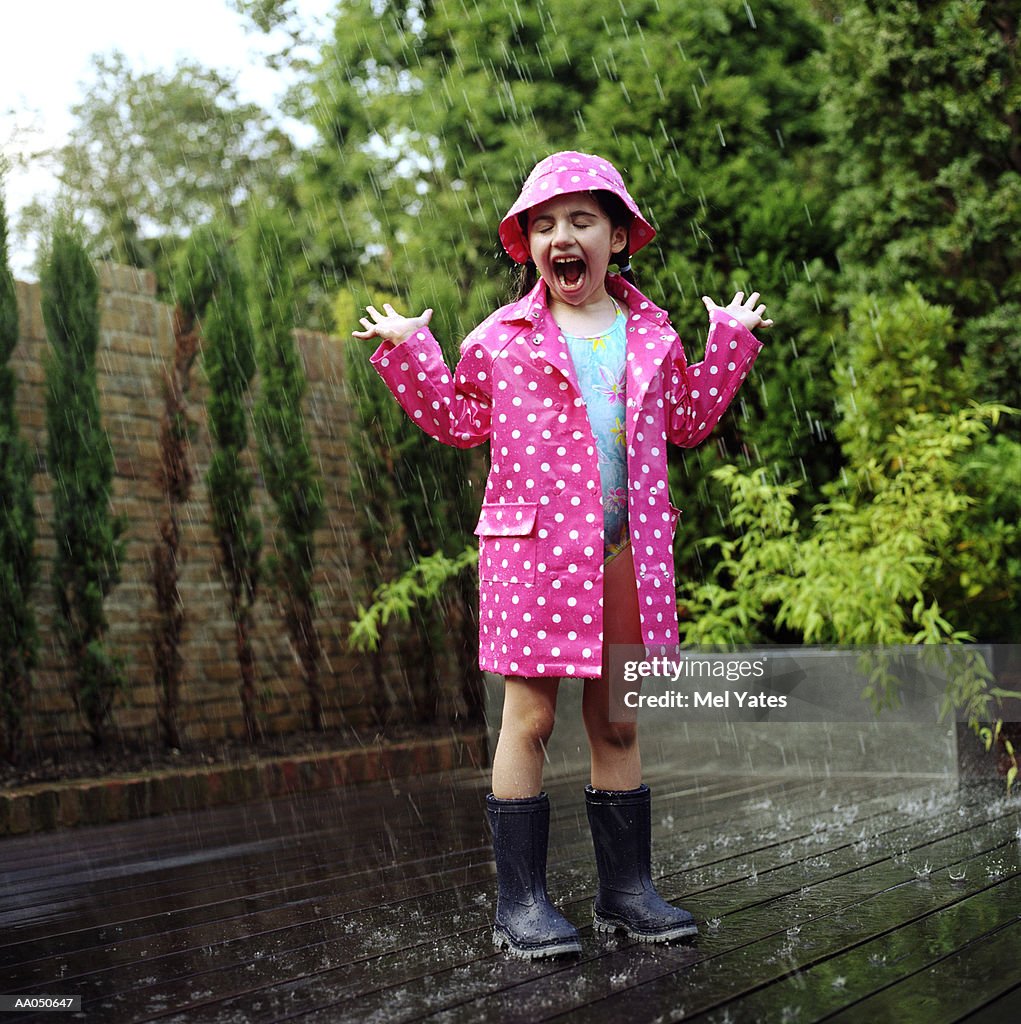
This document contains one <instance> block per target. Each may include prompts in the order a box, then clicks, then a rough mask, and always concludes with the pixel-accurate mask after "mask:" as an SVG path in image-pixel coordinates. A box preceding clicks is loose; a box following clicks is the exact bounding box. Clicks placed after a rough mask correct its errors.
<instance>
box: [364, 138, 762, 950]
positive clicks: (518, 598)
mask: <svg viewBox="0 0 1021 1024" xmlns="http://www.w3.org/2000/svg"><path fill="white" fill-rule="evenodd" d="M499 234H500V240H501V241H502V243H503V246H504V248H505V249H506V251H507V252H508V253H509V254H510V256H511V258H512V259H514V260H515V261H516V262H518V263H520V264H523V273H522V288H521V294H520V295H519V296H518V298H517V300H516V301H514V302H512V303H511V304H510V305H507V306H504V307H502V308H501V309H498V310H497V311H496V312H495V313H493V314H492V315H491V316H490V317H489V318H488V319H486V320H485V321H484V322H483V323H482V324H480V325H479V326H478V327H477V328H475V330H474V331H472V333H471V334H470V335H469V336H468V337H467V339H466V340H465V341H464V342H463V343H462V345H461V354H460V360H459V362H458V365H457V368H456V370H455V371H454V372H453V373H451V372H450V370H449V369H448V368H447V366H446V365H445V363H444V361H443V357H442V355H441V353H440V348H439V345H438V344H437V342H436V340H435V339H434V338H433V336H432V334H431V333H430V332H429V329H428V325H429V320H430V317H431V316H432V310H431V309H427V310H425V312H423V313H422V314H421V316H417V317H405V316H401V315H400V314H399V313H398V312H397V311H396V310H395V309H394V308H393V307H392V306H390V305H389V304H384V305H383V311H382V312H380V311H378V310H377V309H375V308H374V307H373V306H369V307H368V308H367V310H366V312H367V314H368V315H367V316H365V317H362V318H361V324H362V327H363V328H364V330H361V331H355V332H354V336H355V337H356V338H362V339H369V338H380V339H381V344H380V346H379V348H378V349H377V350H376V352H375V354H374V355H373V356H372V357H371V361H372V363H373V365H374V366H375V367H376V369H377V371H378V372H379V374H380V375H381V376H382V378H383V380H384V381H385V382H386V384H387V386H388V387H389V388H390V390H391V391H392V392H393V394H394V396H395V397H396V398H397V401H398V402H399V403H400V404H401V406H402V407H403V408H404V409H405V410H406V411H407V413H408V414H409V415H410V416H411V417H412V418H413V419H414V420H415V422H417V423H418V424H419V426H421V427H422V429H423V430H425V431H426V433H428V434H429V435H431V436H432V437H434V438H436V439H437V440H438V441H442V442H443V443H445V444H450V445H454V446H455V447H459V448H467V447H471V446H473V445H478V444H482V443H483V442H485V441H489V443H490V458H491V467H490V472H489V478H488V481H487V484H486V490H485V496H484V501H483V505H482V510H481V515H480V517H479V523H478V526H477V528H476V530H475V532H476V534H477V535H478V537H479V606H480V607H479V624H480V625H479V629H480V634H479V664H480V666H481V668H482V669H483V670H485V671H488V672H495V673H498V674H500V675H503V676H504V677H505V680H506V682H505V688H504V704H503V719H502V724H501V728H500V735H499V740H498V742H497V746H496V752H495V754H494V756H493V791H492V793H491V794H490V795H489V796H488V797H487V809H488V814H489V820H490V824H491V827H492V832H493V845H494V852H495V859H496V867H497V878H498V890H499V895H498V900H497V909H496V922H495V927H494V933H493V938H494V941H495V943H496V944H497V946H498V947H503V946H506V947H507V948H508V949H509V951H510V952H511V953H514V954H516V955H518V956H523V957H542V956H553V955H557V954H562V953H571V952H579V951H580V949H581V943H580V940H579V936H578V932H577V931H576V929H575V928H574V927H573V926H572V925H571V924H570V923H569V922H568V921H567V920H566V919H565V918H564V917H563V916H562V915H561V914H560V913H559V911H557V910H556V909H555V908H554V907H553V905H552V904H551V903H550V901H549V897H548V895H547V892H546V846H547V837H548V832H549V800H548V798H547V796H546V794H545V793H543V792H542V791H541V790H542V770H543V762H544V756H545V747H546V744H547V742H548V740H549V738H550V734H551V732H552V730H553V722H554V713H555V709H556V701H557V688H558V686H559V683H560V678H561V677H563V676H568V677H578V678H583V679H584V680H585V689H584V696H583V717H584V722H585V729H586V733H587V735H588V739H589V746H590V751H591V784H590V785H589V786H587V787H586V805H587V810H588V818H589V824H590V827H591V832H592V839H593V844H594V846H595V854H596V865H597V869H598V874H599V890H598V894H597V896H596V901H595V910H594V927H595V929H596V930H602V931H616V930H618V929H622V930H624V931H625V932H627V933H628V934H629V935H630V936H632V937H633V938H636V939H640V940H643V941H668V940H671V939H677V938H681V937H685V936H690V935H694V934H695V933H696V931H697V929H696V926H695V922H694V919H693V917H692V916H691V914H689V913H688V912H687V911H685V910H682V909H680V908H679V907H674V906H672V905H671V904H669V903H667V902H666V901H665V900H663V899H662V898H661V897H660V896H659V894H658V893H657V892H656V890H655V888H654V887H653V884H652V881H651V873H650V833H651V820H652V819H651V807H650V794H649V789H648V787H647V786H644V785H643V784H642V781H641V760H640V757H639V749H638V738H637V727H636V726H635V725H633V724H620V723H614V722H612V721H611V720H610V704H609V678H608V670H609V649H610V647H611V646H612V645H613V644H636V643H644V644H645V645H646V647H647V648H661V647H662V646H663V645H676V643H677V608H676V597H675V587H674V571H673V533H674V527H675V524H676V520H677V516H678V515H679V512H678V510H677V509H675V508H674V507H673V506H672V505H671V504H670V501H669V494H668V489H667V454H666V442H667V441H671V442H673V443H674V444H677V445H681V446H683V447H692V446H694V445H696V444H698V443H699V442H700V441H702V440H704V439H705V438H706V437H707V436H708V435H709V433H710V431H711V430H712V429H713V427H714V426H715V425H716V423H717V421H718V420H719V418H720V416H722V415H723V412H724V411H725V410H726V408H727V406H728V405H729V404H730V401H731V399H732V398H733V397H734V393H735V392H736V390H737V388H738V387H739V385H740V382H741V381H742V380H744V378H745V377H746V376H747V374H748V371H749V369H750V368H751V366H752V363H753V362H754V361H755V357H756V355H757V354H758V351H759V348H760V347H761V346H760V343H759V342H758V341H757V340H756V339H755V338H754V337H753V336H752V334H751V333H750V332H751V330H753V329H755V328H757V327H769V326H770V325H771V324H772V321H770V320H765V319H763V316H764V314H765V306H764V305H761V304H760V305H757V303H758V298H759V296H758V293H754V294H752V295H751V296H750V297H749V298H748V299H747V300H745V299H744V295H743V293H742V292H738V293H737V294H736V295H735V297H734V299H733V301H732V302H731V303H730V304H729V305H728V306H727V307H726V308H721V307H720V306H718V305H716V303H715V302H713V301H712V300H711V299H710V298H708V297H705V298H703V302H704V303H705V305H706V308H707V310H708V311H709V319H710V328H709V340H708V343H707V348H706V357H705V359H704V361H703V362H701V363H698V364H696V365H694V366H690V367H689V366H688V364H687V362H686V360H685V357H684V352H683V349H682V347H681V342H680V339H679V338H678V336H677V334H676V333H675V331H674V330H673V328H672V327H671V326H670V321H669V319H668V317H667V314H666V313H665V312H664V311H663V310H662V309H660V308H659V307H657V306H656V305H655V304H654V303H653V302H652V301H651V300H650V299H648V298H646V297H645V296H644V295H643V294H642V293H641V292H640V291H638V289H637V288H636V287H635V285H634V281H633V278H632V276H631V273H630V255H631V254H632V253H634V252H637V251H638V250H639V249H641V248H642V247H643V246H644V245H646V244H647V243H648V242H649V241H650V240H651V239H652V238H653V237H654V235H655V230H654V229H653V228H652V226H651V225H650V224H649V223H648V221H646V220H645V218H644V217H643V216H642V215H641V213H640V212H639V210H638V207H637V205H636V204H635V201H634V200H633V199H632V198H631V196H630V194H629V193H628V191H627V189H626V188H625V186H624V181H623V179H622V178H621V176H620V174H619V173H618V172H617V170H616V169H615V168H614V167H613V166H612V165H611V164H610V163H609V162H607V161H606V160H603V159H601V158H599V157H597V156H591V155H589V154H585V153H575V152H563V153H555V154H554V155H552V156H550V157H547V158H546V159H544V160H542V161H541V162H540V163H539V164H537V165H536V167H535V168H534V169H533V170H532V173H531V174H530V175H529V177H528V179H527V180H526V181H525V184H524V187H523V188H522V191H521V194H520V195H519V196H518V198H517V200H516V202H515V203H514V205H513V206H511V208H510V210H509V211H508V213H507V215H506V216H505V217H504V219H503V221H502V222H501V223H500V228H499ZM611 262H615V263H616V264H617V266H618V267H619V269H620V273H619V274H609V273H608V267H609V264H610V263H611Z"/></svg>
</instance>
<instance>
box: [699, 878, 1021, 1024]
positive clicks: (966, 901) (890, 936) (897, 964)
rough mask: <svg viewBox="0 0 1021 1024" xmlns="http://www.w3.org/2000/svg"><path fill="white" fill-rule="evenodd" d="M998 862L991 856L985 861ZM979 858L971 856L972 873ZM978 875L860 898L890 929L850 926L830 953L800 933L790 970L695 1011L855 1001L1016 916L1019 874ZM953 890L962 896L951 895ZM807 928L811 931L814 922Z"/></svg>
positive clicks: (815, 1008)
mask: <svg viewBox="0 0 1021 1024" xmlns="http://www.w3.org/2000/svg"><path fill="white" fill-rule="evenodd" d="M993 862H994V861H993V858H989V860H988V861H987V864H988V865H990V866H991V865H992V863H993ZM981 866H982V865H980V864H976V863H972V864H971V865H969V867H968V874H974V873H975V870H977V869H978V868H980V867H981ZM980 877H981V876H979V877H978V878H976V879H975V882H974V884H975V885H982V886H983V887H982V888H977V889H975V890H974V891H968V888H967V885H966V884H965V885H961V884H960V883H959V882H953V881H952V880H950V881H947V880H946V879H941V880H940V881H938V882H929V881H922V880H919V881H918V882H917V883H908V885H907V886H905V887H904V891H903V892H902V893H901V894H899V895H898V896H897V898H896V899H894V900H890V899H888V898H886V897H887V896H888V894H882V893H881V894H878V895H877V896H876V897H875V898H874V899H873V900H872V901H870V903H871V904H872V905H871V906H866V905H864V904H863V905H862V907H861V908H860V909H861V911H862V914H861V915H860V917H859V920H860V921H862V922H864V921H866V920H867V921H868V922H869V923H870V925H871V927H873V928H874V927H879V928H882V927H884V925H885V927H886V930H885V931H880V932H878V933H877V934H875V935H872V936H870V937H864V938H860V939H859V937H858V936H857V935H854V934H849V935H848V940H849V941H851V942H852V943H853V944H852V945H851V946H850V947H849V948H847V949H845V950H843V951H840V952H835V953H832V955H829V954H827V953H824V954H823V955H822V957H821V958H818V954H817V953H814V952H813V951H812V950H811V947H809V946H802V943H801V938H802V936H801V935H800V934H799V935H798V936H796V937H794V938H792V939H791V941H790V943H789V945H790V957H791V958H792V959H793V958H795V957H796V958H797V961H798V964H799V966H798V967H797V969H796V970H794V971H793V973H790V974H788V975H787V976H786V977H784V978H782V979H780V980H778V981H777V982H775V983H773V984H766V985H765V986H764V987H762V988H759V989H758V990H757V991H754V992H751V993H744V992H737V991H735V993H734V996H733V998H732V999H730V1000H728V1001H726V1002H724V1003H721V1004H720V1005H719V1006H718V1007H716V1008H714V1009H713V1010H712V1011H710V1012H708V1013H704V1014H696V1015H695V1016H693V1017H691V1018H690V1019H691V1020H692V1021H700V1022H703V1021H704V1022H706V1024H708V1022H717V1021H721V1020H722V1019H724V1017H725V1016H726V1015H727V1014H728V1013H730V1014H731V1015H732V1016H733V1015H735V1014H740V1015H741V1016H743V1017H747V1018H748V1019H751V1020H756V1019H761V1020H766V1019H768V1018H769V1017H770V1016H771V1015H776V1014H779V1015H780V1016H784V1017H787V1018H788V1019H790V1020H802V1021H813V1020H822V1019H823V1018H827V1019H829V1015H830V1014H832V1013H835V1012H837V1011H839V1010H841V1009H842V1008H845V1007H850V1006H857V1005H858V1004H859V1001H860V1000H862V999H865V998H867V997H868V996H869V995H871V994H873V993H875V992H876V991H877V990H879V989H883V988H886V987H889V986H895V985H897V983H898V982H900V981H902V980H903V979H905V978H908V977H910V976H911V975H913V974H916V973H918V972H919V971H923V970H925V969H926V968H928V967H930V966H931V965H932V964H933V963H935V962H936V961H938V960H939V959H941V958H943V957H945V956H947V955H948V954H949V953H950V952H953V951H955V950H957V949H958V948H960V947H961V946H963V945H965V944H966V943H968V942H969V941H972V939H973V938H974V937H976V936H981V935H983V934H985V933H986V932H987V931H988V930H990V929H993V928H999V927H1003V926H1004V925H1007V924H1011V923H1012V922H1013V921H1016V920H1017V910H1016V909H1015V908H1016V907H1017V906H1018V905H1019V903H1021V875H1013V876H1011V877H1010V878H1008V879H1006V880H1004V881H1002V882H993V883H988V882H987V880H980ZM961 882H966V879H962V880H961ZM954 896H956V897H958V898H956V899H954V900H953V902H951V900H952V899H953V897H954ZM912 915H918V916H914V917H912ZM804 934H805V936H806V937H809V938H810V936H811V933H810V930H809V931H804ZM813 956H815V957H816V960H815V962H812V961H811V957H813ZM1014 963H1015V964H1016V958H1015V960H1014ZM1017 983H1021V979H1017ZM995 994H996V993H995V992H994V993H989V994H988V995H995ZM899 1013H900V1014H902V1016H900V1017H898V1019H904V1020H907V1019H909V1016H910V1003H904V1004H903V1005H902V1006H900V1007H899ZM919 1019H927V1018H919ZM1015 1019H1017V1018H1015Z"/></svg>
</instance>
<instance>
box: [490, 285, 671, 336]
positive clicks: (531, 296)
mask: <svg viewBox="0 0 1021 1024" xmlns="http://www.w3.org/2000/svg"><path fill="white" fill-rule="evenodd" d="M606 290H607V291H608V292H609V293H610V294H611V295H612V296H613V297H614V298H615V299H620V300H622V301H623V302H624V303H625V305H626V306H627V307H628V309H629V310H630V311H631V315H635V314H637V315H638V316H640V317H642V318H643V319H648V320H652V321H654V322H656V323H660V324H663V323H667V322H668V319H669V318H668V317H667V313H666V311H665V310H663V309H660V308H659V306H657V305H656V304H655V303H654V302H653V301H652V300H651V299H649V298H647V297H646V296H645V295H643V294H642V293H641V292H640V291H639V290H638V289H637V288H636V287H635V286H634V285H632V284H628V282H627V281H625V280H624V278H622V277H621V276H620V275H619V274H607V275H606ZM548 309H549V305H548V295H547V292H546V282H545V281H543V280H542V279H541V278H540V279H539V281H538V282H536V285H535V287H534V288H533V289H532V290H531V291H530V292H529V293H528V294H527V295H523V296H522V297H521V298H520V299H517V300H516V301H514V302H512V303H510V304H509V305H507V306H504V307H503V310H502V311H501V314H500V320H501V321H502V322H503V323H529V324H539V323H541V322H542V320H543V317H544V316H545V315H546V313H547V312H548Z"/></svg>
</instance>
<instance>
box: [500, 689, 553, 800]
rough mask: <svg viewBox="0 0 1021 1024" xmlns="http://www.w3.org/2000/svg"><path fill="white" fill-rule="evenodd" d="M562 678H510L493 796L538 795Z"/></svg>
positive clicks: (504, 702) (502, 721)
mask: <svg viewBox="0 0 1021 1024" xmlns="http://www.w3.org/2000/svg"><path fill="white" fill-rule="evenodd" d="M559 687H560V680H559V679H525V678H522V677H521V676H507V678H506V680H505V681H504V690H503V718H502V720H501V723H500V738H499V739H498V740H497V743H496V752H495V753H494V754H493V795H494V796H496V797H498V798H499V799H501V800H519V799H522V798H524V797H530V796H538V794H539V792H540V791H541V790H542V770H543V765H544V763H545V760H546V745H547V744H548V743H549V738H550V735H551V734H552V732H553V722H554V719H555V716H556V709H557V690H558V689H559Z"/></svg>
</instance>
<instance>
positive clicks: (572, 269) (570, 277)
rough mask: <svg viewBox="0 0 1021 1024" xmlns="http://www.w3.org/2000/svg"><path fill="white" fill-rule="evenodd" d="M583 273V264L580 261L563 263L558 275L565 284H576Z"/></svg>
mask: <svg viewBox="0 0 1021 1024" xmlns="http://www.w3.org/2000/svg"><path fill="white" fill-rule="evenodd" d="M584 272H585V264H584V263H582V262H581V261H580V260H575V261H573V262H571V263H565V264H564V265H563V267H562V268H561V270H560V274H561V276H562V277H563V279H564V281H566V282H567V284H577V283H578V281H579V280H580V278H581V275H582V274H583V273H584Z"/></svg>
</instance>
